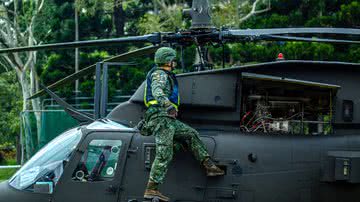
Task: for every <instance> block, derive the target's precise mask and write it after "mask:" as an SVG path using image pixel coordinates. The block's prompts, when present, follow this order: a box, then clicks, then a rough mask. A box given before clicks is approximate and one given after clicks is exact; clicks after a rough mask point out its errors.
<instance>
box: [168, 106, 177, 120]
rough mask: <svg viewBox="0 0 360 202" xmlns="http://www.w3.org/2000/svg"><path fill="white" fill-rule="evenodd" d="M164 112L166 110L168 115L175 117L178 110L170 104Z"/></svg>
mask: <svg viewBox="0 0 360 202" xmlns="http://www.w3.org/2000/svg"><path fill="white" fill-rule="evenodd" d="M166 112H167V114H168V115H169V116H171V117H173V118H176V117H177V115H178V111H177V109H176V108H175V107H174V106H173V105H171V106H169V107H168V108H166Z"/></svg>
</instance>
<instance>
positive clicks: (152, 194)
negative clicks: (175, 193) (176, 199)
mask: <svg viewBox="0 0 360 202" xmlns="http://www.w3.org/2000/svg"><path fill="white" fill-rule="evenodd" d="M158 189H159V188H158V184H157V183H155V182H151V181H149V182H148V184H147V187H146V190H145V193H144V199H146V200H152V199H153V198H159V199H160V201H164V202H168V201H169V200H170V198H169V197H167V196H164V195H162V194H161V193H160V191H159V190H158Z"/></svg>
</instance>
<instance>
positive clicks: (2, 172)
mask: <svg viewBox="0 0 360 202" xmlns="http://www.w3.org/2000/svg"><path fill="white" fill-rule="evenodd" d="M16 164H17V162H16V159H8V160H6V162H5V165H16ZM17 170H18V168H7V169H0V182H2V181H5V180H8V179H9V178H10V177H11V176H12V175H14V174H15V172H16V171H17Z"/></svg>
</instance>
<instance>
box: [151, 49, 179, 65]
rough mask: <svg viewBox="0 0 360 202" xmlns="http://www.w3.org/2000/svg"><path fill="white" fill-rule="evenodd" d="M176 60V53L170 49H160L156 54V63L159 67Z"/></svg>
mask: <svg viewBox="0 0 360 202" xmlns="http://www.w3.org/2000/svg"><path fill="white" fill-rule="evenodd" d="M175 58H176V51H175V50H174V49H172V48H169V47H162V48H159V49H158V50H157V51H156V53H155V63H156V64H158V65H162V64H166V63H169V62H171V61H172V60H174V59H175Z"/></svg>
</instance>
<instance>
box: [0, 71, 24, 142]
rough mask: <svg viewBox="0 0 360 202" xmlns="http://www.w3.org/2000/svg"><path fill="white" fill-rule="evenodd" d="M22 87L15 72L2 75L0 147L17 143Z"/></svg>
mask: <svg viewBox="0 0 360 202" xmlns="http://www.w3.org/2000/svg"><path fill="white" fill-rule="evenodd" d="M20 96H21V90H20V86H19V84H18V82H17V79H16V74H15V72H14V71H9V72H5V73H2V74H0V114H1V116H0V145H1V144H4V143H6V142H8V143H12V144H14V143H15V139H16V136H18V134H19V131H20V117H19V114H20V112H21V106H22V100H21V99H20V100H19V97H20Z"/></svg>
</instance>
